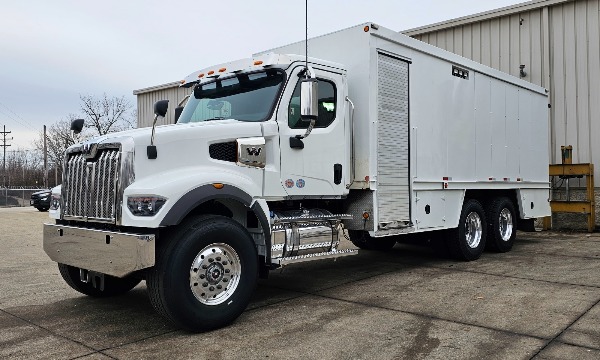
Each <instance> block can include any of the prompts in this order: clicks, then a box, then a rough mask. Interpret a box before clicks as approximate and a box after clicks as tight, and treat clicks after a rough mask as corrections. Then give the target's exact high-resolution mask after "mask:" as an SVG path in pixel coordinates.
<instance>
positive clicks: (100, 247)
mask: <svg viewBox="0 0 600 360" xmlns="http://www.w3.org/2000/svg"><path fill="white" fill-rule="evenodd" d="M155 244H156V241H155V236H154V235H141V234H127V233H118V232H111V231H103V230H94V229H84V228H78V227H72V226H63V225H55V224H44V251H45V252H46V254H48V256H49V257H50V259H52V260H53V261H56V262H58V263H62V264H67V265H71V266H75V267H78V268H82V269H86V270H92V271H96V272H99V273H103V274H108V275H112V276H116V277H124V276H126V275H128V274H130V273H132V272H134V271H136V270H141V269H145V268H148V267H151V266H153V265H154V261H155V260H154V259H155V258H154V248H155Z"/></svg>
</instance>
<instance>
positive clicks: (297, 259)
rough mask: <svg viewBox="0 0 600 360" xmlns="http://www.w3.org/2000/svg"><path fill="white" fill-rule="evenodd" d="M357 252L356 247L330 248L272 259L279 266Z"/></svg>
mask: <svg viewBox="0 0 600 360" xmlns="http://www.w3.org/2000/svg"><path fill="white" fill-rule="evenodd" d="M356 254H358V250H357V249H344V250H332V251H327V252H320V253H313V254H306V255H298V256H289V257H284V258H280V259H274V262H275V263H278V264H279V265H280V266H284V265H289V264H294V263H300V262H307V261H313V260H324V259H333V258H338V257H344V256H350V255H356Z"/></svg>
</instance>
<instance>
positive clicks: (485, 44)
mask: <svg viewBox="0 0 600 360" xmlns="http://www.w3.org/2000/svg"><path fill="white" fill-rule="evenodd" d="M599 2H600V0H534V1H529V2H524V3H521V4H517V5H513V6H509V7H505V8H501V9H497V10H492V11H488V12H484V13H479V14H475V15H471V16H467V17H462V18H458V19H453V20H448V21H445V22H441V23H437V24H433V25H428V26H423V27H420V28H416V29H411V30H407V31H404V32H403V33H404V34H406V35H409V36H412V37H415V38H417V39H419V40H422V41H424V42H427V43H430V44H432V45H435V46H437V47H440V48H443V49H446V50H448V51H451V52H454V53H457V54H459V55H461V56H464V57H466V58H470V59H473V60H475V61H477V62H480V63H482V64H485V65H488V66H490V67H493V68H496V69H498V70H501V71H503V72H506V73H509V74H511V75H514V76H517V77H521V78H523V79H524V80H527V81H531V82H533V83H535V84H537V85H540V86H543V87H545V88H546V89H548V90H549V91H550V105H551V109H550V110H549V114H550V119H549V121H550V126H549V129H550V134H549V137H550V139H551V144H550V148H549V149H548V151H549V152H550V159H551V161H552V162H553V163H560V162H561V154H560V146H561V145H572V146H573V162H574V163H576V162H577V163H586V162H594V161H598V160H600V141H596V136H597V135H598V134H600V13H599V7H600V4H599ZM178 85H179V83H177V82H174V83H170V84H165V85H161V86H155V87H151V88H146V89H141V90H136V91H134V95H137V99H138V100H137V103H138V126H139V127H144V126H150V125H151V123H152V118H153V115H152V105H153V103H154V102H155V101H157V100H160V99H169V100H170V104H171V106H170V108H171V109H174V107H175V104H177V102H178V101H179V100H181V99H182V98H183V97H184V96H185V95H186V92H188V91H189V90H188V89H179V88H178ZM172 117H173V112H172V111H171V112H170V113H169V115H168V117H167V118H166V119H165V120H164V121H163V123H172V122H174V119H173V118H172ZM531 136H536V134H535V133H533V134H531ZM595 169H596V170H595V172H596V173H595V175H596V179H600V177H599V175H600V166H596V167H595ZM597 184H598V183H597Z"/></svg>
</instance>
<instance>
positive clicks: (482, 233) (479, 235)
mask: <svg viewBox="0 0 600 360" xmlns="http://www.w3.org/2000/svg"><path fill="white" fill-rule="evenodd" d="M486 225H487V222H486V219H485V212H484V211H483V207H482V206H481V204H480V203H479V201H477V200H475V199H467V200H465V203H464V204H463V208H462V211H461V213H460V220H459V221H458V228H456V229H452V230H451V231H450V232H449V236H448V238H447V241H448V243H447V244H448V250H449V251H450V254H451V255H452V257H454V258H455V259H458V260H466V261H472V260H476V259H478V258H479V257H480V256H481V254H482V253H483V250H484V248H485V240H486V229H487V226H486Z"/></svg>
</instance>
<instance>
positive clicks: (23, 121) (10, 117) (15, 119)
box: [0, 102, 38, 131]
mask: <svg viewBox="0 0 600 360" xmlns="http://www.w3.org/2000/svg"><path fill="white" fill-rule="evenodd" d="M0 106H2V107H3V108H5V109H6V110H8V112H7V111H6V110H2V109H0V112H2V113H4V115H6V116H7V117H8V118H9V119H11V120H13V121H14V122H16V123H17V124H19V125H24V126H26V127H28V128H30V129H31V130H34V131H38V130H37V129H36V128H35V127H34V126H33V125H31V123H29V122H28V121H27V120H25V119H23V118H22V117H21V116H19V115H18V114H17V113H15V112H14V111H12V110H11V109H10V108H9V107H8V106H6V105H4V104H3V103H2V102H0ZM11 114H12V115H11ZM13 115H14V116H13ZM15 116H16V117H15ZM17 118H18V119H17ZM19 119H20V120H19Z"/></svg>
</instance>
